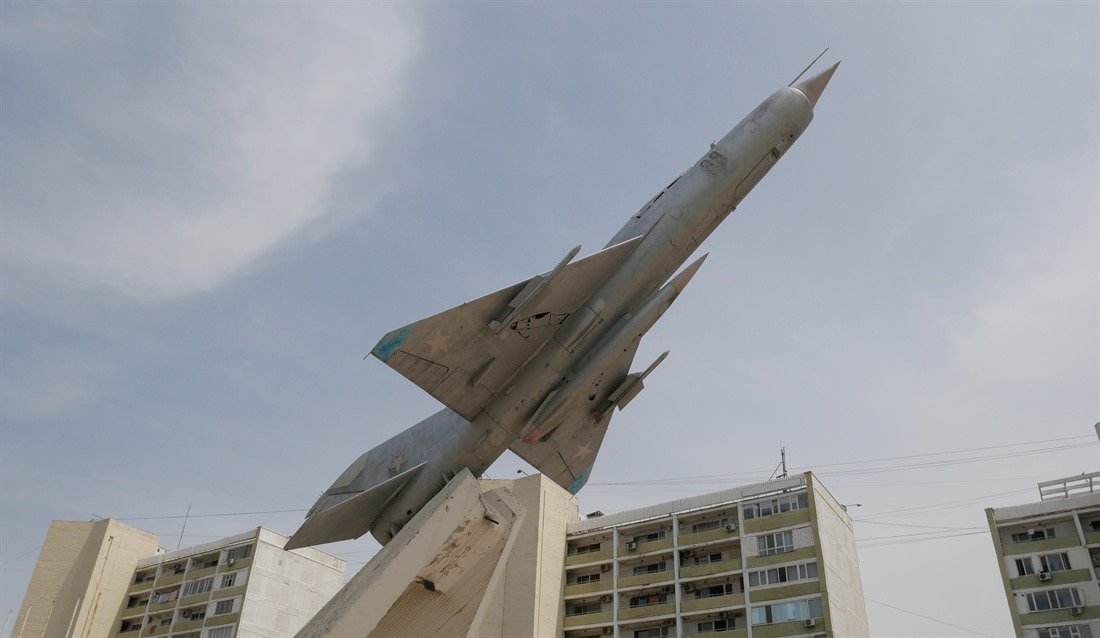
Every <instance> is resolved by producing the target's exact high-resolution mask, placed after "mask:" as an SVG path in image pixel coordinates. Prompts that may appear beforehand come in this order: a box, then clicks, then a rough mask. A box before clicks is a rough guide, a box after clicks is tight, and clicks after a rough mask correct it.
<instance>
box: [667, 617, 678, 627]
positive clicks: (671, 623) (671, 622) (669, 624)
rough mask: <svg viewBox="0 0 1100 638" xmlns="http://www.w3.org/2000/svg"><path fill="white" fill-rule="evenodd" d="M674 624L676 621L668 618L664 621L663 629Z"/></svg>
mask: <svg viewBox="0 0 1100 638" xmlns="http://www.w3.org/2000/svg"><path fill="white" fill-rule="evenodd" d="M675 624H676V621H675V620H673V619H672V618H669V619H668V620H666V621H665V627H671V626H673V625H675Z"/></svg>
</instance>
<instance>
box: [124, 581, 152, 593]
mask: <svg viewBox="0 0 1100 638" xmlns="http://www.w3.org/2000/svg"><path fill="white" fill-rule="evenodd" d="M152 588H153V581H152V580H147V581H145V582H143V583H134V584H133V585H130V587H129V588H128V589H127V590H126V593H127V594H133V593H135V592H139V591H145V590H147V589H152Z"/></svg>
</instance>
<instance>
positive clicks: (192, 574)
mask: <svg viewBox="0 0 1100 638" xmlns="http://www.w3.org/2000/svg"><path fill="white" fill-rule="evenodd" d="M216 571H218V568H217V567H216V566H215V567H203V568H202V569H195V570H192V571H189V572H187V580H198V579H200V578H205V577H207V576H213V575H214V572H216Z"/></svg>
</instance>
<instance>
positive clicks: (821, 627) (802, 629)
mask: <svg viewBox="0 0 1100 638" xmlns="http://www.w3.org/2000/svg"><path fill="white" fill-rule="evenodd" d="M816 620H817V623H816V625H815V627H816V629H815V630H814V631H817V632H820V633H824V632H825V621H824V620H822V619H821V618H818V619H816ZM808 631H809V630H808V629H807V628H806V621H805V620H792V621H789V622H777V623H772V624H770V625H756V626H755V627H753V628H752V638H776V637H777V636H797V635H799V634H805V633H807V632H808Z"/></svg>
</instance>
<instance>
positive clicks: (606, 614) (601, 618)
mask: <svg viewBox="0 0 1100 638" xmlns="http://www.w3.org/2000/svg"><path fill="white" fill-rule="evenodd" d="M613 613H614V612H613V611H612V610H610V609H608V610H606V611H597V612H595V613H592V614H579V615H577V616H566V617H565V624H564V626H565V627H581V626H584V625H599V624H603V623H608V622H611V618H612V614H613Z"/></svg>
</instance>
